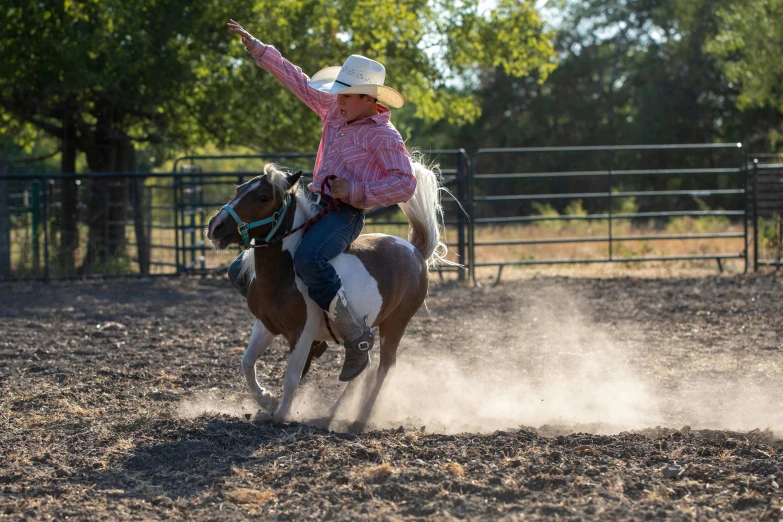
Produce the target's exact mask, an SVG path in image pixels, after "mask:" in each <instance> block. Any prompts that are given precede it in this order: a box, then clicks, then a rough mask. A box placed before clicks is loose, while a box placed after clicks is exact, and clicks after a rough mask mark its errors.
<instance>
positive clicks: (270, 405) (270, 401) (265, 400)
mask: <svg viewBox="0 0 783 522" xmlns="http://www.w3.org/2000/svg"><path fill="white" fill-rule="evenodd" d="M257 401H258V405H259V406H261V407H262V408H263V409H265V410H266V411H268V412H270V413H272V412H276V411H277V408H278V407H279V406H280V400H279V399H278V398H277V397H275V396H274V395H272V394H271V393H269V392H267V393H264V394H263V395H261V396H260V397H258V399H257Z"/></svg>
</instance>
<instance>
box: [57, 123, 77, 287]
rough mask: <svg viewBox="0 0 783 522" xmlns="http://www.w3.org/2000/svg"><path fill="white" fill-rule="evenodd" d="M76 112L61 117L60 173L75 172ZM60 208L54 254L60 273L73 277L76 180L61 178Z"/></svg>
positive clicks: (75, 242) (75, 229)
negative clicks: (57, 239)
mask: <svg viewBox="0 0 783 522" xmlns="http://www.w3.org/2000/svg"><path fill="white" fill-rule="evenodd" d="M74 117H75V113H74V112H73V111H71V110H66V112H65V116H64V118H63V141H62V156H61V160H60V171H61V172H63V173H68V174H71V173H75V172H76V152H77V151H76V127H75V125H74ZM60 190H61V194H62V207H61V209H60V246H59V249H58V252H57V264H58V268H59V270H60V271H61V273H63V274H72V273H73V272H74V269H75V259H74V257H75V252H76V249H78V248H79V229H78V223H79V207H78V204H79V200H78V188H77V185H76V179H74V178H63V179H62V183H61V185H60Z"/></svg>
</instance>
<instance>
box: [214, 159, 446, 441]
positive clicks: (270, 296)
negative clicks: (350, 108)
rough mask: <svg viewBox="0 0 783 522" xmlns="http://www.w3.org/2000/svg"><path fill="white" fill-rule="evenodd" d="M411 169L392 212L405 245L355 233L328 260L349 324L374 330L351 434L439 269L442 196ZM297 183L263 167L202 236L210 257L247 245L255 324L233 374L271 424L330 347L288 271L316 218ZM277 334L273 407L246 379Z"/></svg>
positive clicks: (429, 173)
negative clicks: (403, 226) (279, 354)
mask: <svg viewBox="0 0 783 522" xmlns="http://www.w3.org/2000/svg"><path fill="white" fill-rule="evenodd" d="M412 164H413V174H414V176H415V177H416V181H417V184H416V190H415V192H414V195H413V196H412V198H411V199H410V200H409V201H407V202H406V203H401V204H400V205H399V206H400V208H401V209H402V211H403V213H404V214H405V215H406V217H407V218H408V223H409V229H408V240H407V241H406V240H404V239H402V238H399V237H396V236H390V235H386V234H362V235H360V236H359V237H358V238H357V239H356V240H355V241H354V242H353V243H352V244H351V245H350V247H349V248H348V250H346V251H345V252H344V253H343V254H340V255H339V256H337V257H336V258H334V259H332V261H331V263H332V265H333V266H334V268H335V269H336V270H337V273H338V274H339V275H340V278H341V279H342V282H343V287H344V288H345V290H346V292H347V295H348V299H349V301H350V302H351V303H352V305H353V307H354V309H355V311H356V313H357V315H358V316H360V317H365V316H366V317H367V324H368V325H371V326H372V327H373V328H374V327H377V328H378V333H379V335H378V337H379V339H380V360H379V364H378V369H377V372H376V375H375V385H374V387H373V386H371V385H370V384H368V383H365V384H366V386H367V390H369V393H367V394H366V395H363V396H362V404H361V406H360V410H359V419H358V422H359V423H360V424H361V425H364V424H366V421H367V419H368V418H369V415H370V412H371V411H372V408H373V406H374V404H375V401H376V399H377V397H378V394H379V392H380V389H381V387H382V385H383V383H384V380H385V379H386V377H387V376H388V375H389V373H390V372H391V370H392V369H393V368H394V365H395V363H396V360H397V348H398V346H399V344H400V340H401V339H402V336H403V334H404V333H405V329H406V327H407V325H408V323H409V322H410V320H411V318H412V317H413V316H414V314H415V313H416V312H417V311H418V310H419V308H420V307H421V305H422V304H423V303H424V300H425V297H426V296H427V290H428V284H429V268H430V267H433V266H435V265H437V264H439V263H441V262H446V261H444V258H445V256H446V253H447V248H446V245H445V243H443V242H442V241H441V230H442V225H443V211H442V207H441V203H440V191H441V190H445V189H442V188H441V187H440V183H439V178H440V176H439V170H438V168H437V166H433V167H430V168H428V167H426V166H425V165H424V164H422V163H421V162H420V160H419V159H416V158H414V159H413V161H412ZM300 177H301V172H298V173H295V174H293V173H289V172H286V171H284V170H283V169H282V168H281V167H279V166H278V165H275V164H273V163H269V164H267V165H265V167H264V173H263V174H262V175H260V176H258V177H255V178H253V179H252V180H250V181H248V182H246V183H244V184H242V185H240V186H238V187H237V189H236V194H235V196H234V198H233V199H232V200H231V201H229V202H228V203H227V204H226V205H225V206H224V207H223V208H221V209H220V210H219V211H218V212H217V213H216V214H215V215H214V216H213V217H212V218H211V219H210V221H209V224H208V225H207V231H206V235H207V238H208V239H209V240H210V241H211V242H212V244H213V246H214V248H216V249H218V250H224V249H225V248H226V247H228V246H229V245H232V244H242V243H243V242H244V243H247V242H248V241H249V240H250V239H252V240H253V242H252V243H253V244H252V245H250V246H251V248H249V249H248V250H246V251H245V254H244V257H243V261H242V272H241V273H240V274H241V276H244V275H247V276H250V277H252V280H251V283H250V287H249V290H248V295H247V305H248V308H249V309H250V311H251V312H252V313H253V315H254V316H255V317H256V321H255V323H254V325H253V330H252V333H251V335H250V340H249V341H248V345H247V350H246V351H245V354H244V356H243V357H242V372H243V374H244V376H245V379H246V381H247V386H248V389H249V391H250V394H251V395H252V396H253V398H254V399H255V401H256V402H257V403H258V405H259V406H261V408H263V410H266V411H267V412H269V413H271V414H272V417H273V418H275V419H277V420H286V419H287V417H288V415H289V409H290V407H291V402H292V400H293V398H294V394H295V392H296V389H297V387H298V386H299V383H300V381H301V379H302V377H303V376H304V374H305V373H306V372H307V370H308V369H309V368H310V362H311V361H312V358H313V357H319V356H320V355H321V354H322V353H323V351H324V350H325V349H326V344H325V343H324V342H323V341H328V340H330V339H332V337H331V336H330V334H331V332H330V331H329V328H328V324H327V323H326V320H325V316H324V313H323V311H322V310H321V308H320V307H319V306H318V305H317V304H316V303H315V302H314V301H313V300H312V299H310V297H309V296H308V293H307V288H306V286H305V285H304V284H303V283H302V281H301V280H300V279H299V278H298V277H297V276H296V273H295V270H294V264H293V258H294V252H295V251H296V248H297V246H298V245H299V242H300V241H301V238H302V234H304V233H305V232H306V225H307V223H308V222H309V221H310V220H312V219H314V216H317V212H318V211H319V210H320V208H319V207H318V206H316V204H315V202H313V201H312V198H311V196H312V195H313V194H312V193H310V192H309V191H307V190H306V189H304V188H300V183H299V179H300ZM299 227H302V228H303V229H301V230H298V228H299ZM292 231H293V233H292ZM243 236H244V237H243ZM251 274H252V275H251ZM278 335H282V336H283V338H284V339H285V340H286V341H287V342H288V345H289V349H290V352H289V356H288V361H287V364H286V371H285V377H284V382H283V396H282V398H281V399H278V398H277V397H276V396H275V395H274V394H272V393H271V392H270V391H269V390H267V389H265V388H263V387H261V386H260V385H259V383H258V379H257V374H256V362H257V360H258V359H259V357H260V356H261V354H262V353H263V352H264V351H265V350H266V348H267V347H268V346H269V344H270V343H271V342H272V340H273V339H274V338H275V337H276V336H278ZM369 373H370V372H369V370H368V371H367V372H366V374H365V375H364V376H360V377H366V376H367V374H369ZM361 380H362V379H359V378H357V379H354V380H352V381H350V382H349V383H348V385H347V386H346V388H345V389H344V390H343V392H342V393H341V394H340V396H339V398H338V399H337V400H336V401H335V403H334V404H333V406H332V407H331V408H330V413H329V415H330V416H332V415H334V413H335V412H336V411H337V410H338V408H339V406H340V404H341V402H342V401H343V400H344V398H345V397H346V396H348V395H350V394H352V393H353V391H352V389H353V388H354V386H356V385H357V384H356V383H357V382H359V381H361Z"/></svg>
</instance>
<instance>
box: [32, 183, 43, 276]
mask: <svg viewBox="0 0 783 522" xmlns="http://www.w3.org/2000/svg"><path fill="white" fill-rule="evenodd" d="M40 191H41V187H40V186H39V181H38V180H37V179H34V180H33V181H32V182H31V183H30V192H31V194H30V215H31V221H32V236H33V272H34V273H35V274H38V270H40V268H41V245H40V242H41V235H40V230H39V227H40V216H39V214H38V213H39V212H40V210H41V203H40V197H41V192H40ZM44 228H46V227H44Z"/></svg>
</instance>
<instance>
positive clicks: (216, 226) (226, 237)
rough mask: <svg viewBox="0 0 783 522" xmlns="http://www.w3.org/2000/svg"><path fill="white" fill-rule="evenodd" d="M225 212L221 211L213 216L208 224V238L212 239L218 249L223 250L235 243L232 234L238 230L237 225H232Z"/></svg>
mask: <svg viewBox="0 0 783 522" xmlns="http://www.w3.org/2000/svg"><path fill="white" fill-rule="evenodd" d="M223 214H225V212H223V211H220V212H218V213H217V214H215V215H214V216H212V219H210V220H209V224H208V225H207V239H209V240H210V241H212V244H213V245H214V246H215V248H217V249H218V250H223V249H224V248H226V247H227V246H228V245H230V244H231V243H233V242H234V241H233V240H232V237H231V236H232V235H233V234H234V232H236V227H232V226H231V225H232V223H228V222H227V221H226V220H225V217H224V216H223Z"/></svg>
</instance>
